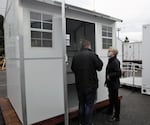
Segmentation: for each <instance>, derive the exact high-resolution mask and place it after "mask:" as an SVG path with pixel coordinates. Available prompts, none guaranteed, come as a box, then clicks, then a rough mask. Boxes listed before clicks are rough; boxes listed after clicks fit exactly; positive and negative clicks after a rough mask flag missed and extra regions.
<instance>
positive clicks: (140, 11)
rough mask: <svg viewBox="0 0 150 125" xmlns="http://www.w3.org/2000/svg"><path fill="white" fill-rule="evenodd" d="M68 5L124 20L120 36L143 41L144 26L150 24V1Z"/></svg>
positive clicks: (81, 0)
mask: <svg viewBox="0 0 150 125" xmlns="http://www.w3.org/2000/svg"><path fill="white" fill-rule="evenodd" d="M66 2H67V3H70V4H73V5H77V6H80V7H84V8H87V9H90V10H96V11H98V12H100V13H104V14H107V15H110V16H114V17H117V18H120V19H122V20H123V21H124V22H123V23H118V24H117V27H120V28H121V32H120V36H121V38H122V39H124V37H125V36H128V37H129V39H130V40H132V41H141V40H142V25H144V24H148V23H150V14H149V12H150V0H66Z"/></svg>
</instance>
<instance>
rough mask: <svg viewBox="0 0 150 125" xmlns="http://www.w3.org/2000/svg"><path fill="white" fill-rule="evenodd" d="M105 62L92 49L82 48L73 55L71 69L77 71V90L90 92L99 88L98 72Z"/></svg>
mask: <svg viewBox="0 0 150 125" xmlns="http://www.w3.org/2000/svg"><path fill="white" fill-rule="evenodd" d="M102 67H103V62H102V61H101V60H100V58H99V57H98V55H96V54H95V53H94V52H92V50H91V49H82V50H81V51H80V52H79V53H78V54H76V55H75V56H74V57H73V60H72V66H71V69H72V71H73V72H74V73H75V81H76V87H77V90H79V91H80V90H81V91H85V92H89V91H91V90H93V89H95V90H96V89H97V88H98V78H97V72H96V71H101V70H102Z"/></svg>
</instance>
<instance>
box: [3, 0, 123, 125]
mask: <svg viewBox="0 0 150 125" xmlns="http://www.w3.org/2000/svg"><path fill="white" fill-rule="evenodd" d="M64 10H65V11H63V4H62V3H59V2H55V1H50V0H32V1H31V0H8V2H7V7H6V17H5V37H6V38H5V51H6V61H7V95H8V98H9V99H10V101H11V103H12V105H13V107H14V109H15V111H16V113H17V115H18V117H19V119H20V121H21V122H22V123H23V124H25V125H30V124H34V123H38V122H41V121H44V120H47V119H50V118H54V117H57V116H60V115H62V114H65V115H66V116H67V115H68V113H69V112H71V111H72V110H77V106H78V99H77V94H76V89H75V80H74V74H73V72H72V71H71V69H70V66H71V62H72V57H73V55H74V54H75V53H76V52H78V51H79V50H80V47H81V42H82V39H88V40H89V41H91V42H92V48H93V51H95V52H96V53H97V54H98V55H99V56H100V58H101V59H102V60H103V62H104V67H103V70H102V72H98V78H99V88H98V92H97V103H98V102H102V101H104V100H107V99H108V93H107V89H106V88H105V87H104V81H105V68H106V64H107V60H108V58H107V49H108V48H109V47H110V46H113V47H116V45H117V44H116V21H119V22H121V20H120V19H117V18H114V17H111V16H107V15H104V14H101V13H97V12H95V11H90V10H86V9H83V8H79V7H75V6H72V5H68V4H65V8H64ZM64 15H65V16H64ZM64 41H66V42H64ZM66 87H67V88H66ZM66 120H68V119H67V118H66Z"/></svg>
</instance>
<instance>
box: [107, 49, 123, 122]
mask: <svg viewBox="0 0 150 125" xmlns="http://www.w3.org/2000/svg"><path fill="white" fill-rule="evenodd" d="M117 54H118V50H117V49H115V48H112V47H111V48H109V50H108V57H109V60H108V64H107V67H106V82H105V85H106V86H107V87H108V93H109V101H110V106H109V110H108V112H107V113H108V114H109V115H113V108H114V109H115V113H114V115H113V117H112V118H111V119H110V120H109V121H111V122H114V121H119V120H120V117H119V115H120V101H119V99H118V89H119V87H120V77H121V69H120V62H119V60H118V59H117Z"/></svg>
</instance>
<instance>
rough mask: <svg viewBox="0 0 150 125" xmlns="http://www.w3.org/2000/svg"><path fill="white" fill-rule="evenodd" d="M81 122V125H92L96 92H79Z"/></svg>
mask: <svg viewBox="0 0 150 125" xmlns="http://www.w3.org/2000/svg"><path fill="white" fill-rule="evenodd" d="M78 98H79V120H80V124H81V125H92V116H93V109H94V102H95V98H96V90H94V91H91V92H88V93H87V92H84V91H78Z"/></svg>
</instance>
